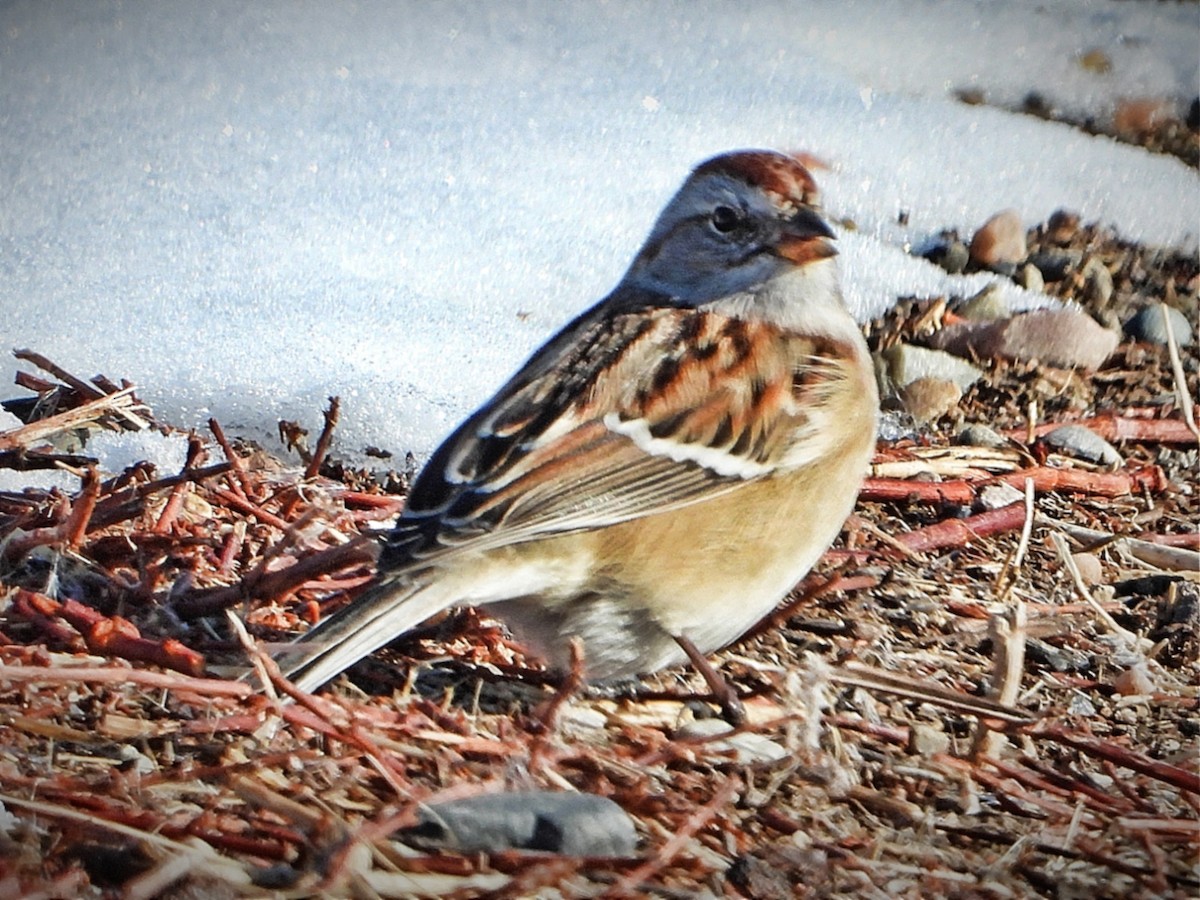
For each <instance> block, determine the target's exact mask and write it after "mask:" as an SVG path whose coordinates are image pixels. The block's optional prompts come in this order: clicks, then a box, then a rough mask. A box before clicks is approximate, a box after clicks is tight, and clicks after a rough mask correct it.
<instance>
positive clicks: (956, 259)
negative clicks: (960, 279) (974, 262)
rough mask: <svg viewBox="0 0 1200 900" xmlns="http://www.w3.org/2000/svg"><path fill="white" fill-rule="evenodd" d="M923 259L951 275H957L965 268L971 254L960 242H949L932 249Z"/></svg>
mask: <svg viewBox="0 0 1200 900" xmlns="http://www.w3.org/2000/svg"><path fill="white" fill-rule="evenodd" d="M925 258H926V259H927V260H929V261H930V262H931V263H933V264H934V265H936V266H940V267H941V268H943V269H945V270H946V271H947V272H949V273H950V274H951V275H958V274H959V273H961V272H962V271H963V269H965V268H966V267H967V262H968V261H969V260H970V258H971V254H970V251H968V250H967V245H966V244H964V243H963V242H962V241H951V242H950V243H948V244H939V245H938V246H936V247H934V248H933V249H932V250H930V251H929V252H928V253H926V254H925Z"/></svg>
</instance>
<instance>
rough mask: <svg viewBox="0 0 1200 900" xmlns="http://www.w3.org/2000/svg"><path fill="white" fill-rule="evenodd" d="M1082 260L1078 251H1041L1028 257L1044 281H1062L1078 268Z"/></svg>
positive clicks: (1081, 254)
mask: <svg viewBox="0 0 1200 900" xmlns="http://www.w3.org/2000/svg"><path fill="white" fill-rule="evenodd" d="M1082 260H1083V253H1081V252H1080V251H1079V250H1043V251H1041V252H1039V253H1034V254H1032V255H1031V256H1030V257H1029V261H1030V262H1031V263H1032V264H1033V265H1035V266H1037V270H1038V271H1039V272H1041V273H1042V278H1044V279H1045V280H1046V281H1062V280H1063V279H1064V278H1066V277H1067V276H1068V275H1070V274H1071V273H1072V272H1074V271H1075V270H1076V269H1077V268H1079V263H1080V262H1081V261H1082Z"/></svg>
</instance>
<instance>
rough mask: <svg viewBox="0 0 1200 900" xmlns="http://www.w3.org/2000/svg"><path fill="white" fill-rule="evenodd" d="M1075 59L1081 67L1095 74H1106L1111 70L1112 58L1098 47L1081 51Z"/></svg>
mask: <svg viewBox="0 0 1200 900" xmlns="http://www.w3.org/2000/svg"><path fill="white" fill-rule="evenodd" d="M1075 59H1076V61H1077V62H1078V63H1079V65H1080V66H1081V67H1082V68H1084V69H1087V71H1089V72H1094V73H1096V74H1097V75H1107V74H1108V73H1109V72H1111V71H1112V60H1111V59H1109V58H1108V54H1107V53H1105V52H1104V51H1103V50H1101V49H1100V48H1099V47H1093V48H1092V49H1091V50H1088V51H1087V52H1086V53H1081V54H1080V55H1079V56H1077V57H1076V58H1075Z"/></svg>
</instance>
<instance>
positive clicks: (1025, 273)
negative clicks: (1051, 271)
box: [1017, 263, 1046, 293]
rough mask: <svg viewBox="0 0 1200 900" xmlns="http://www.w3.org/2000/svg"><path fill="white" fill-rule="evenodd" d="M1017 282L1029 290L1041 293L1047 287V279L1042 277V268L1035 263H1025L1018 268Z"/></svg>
mask: <svg viewBox="0 0 1200 900" xmlns="http://www.w3.org/2000/svg"><path fill="white" fill-rule="evenodd" d="M1017 284H1019V285H1020V286H1021V287H1023V288H1025V290H1027V291H1036V292H1038V293H1041V292H1042V291H1043V290H1044V289H1045V287H1046V280H1045V279H1044V278H1042V271H1041V269H1039V268H1038V267H1037V266H1035V265H1034V264H1033V263H1025V265H1023V266H1021V268H1019V269H1017Z"/></svg>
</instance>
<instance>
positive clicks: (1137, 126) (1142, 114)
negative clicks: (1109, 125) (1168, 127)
mask: <svg viewBox="0 0 1200 900" xmlns="http://www.w3.org/2000/svg"><path fill="white" fill-rule="evenodd" d="M1174 118H1175V107H1174V105H1173V104H1172V103H1171V102H1170V101H1168V100H1167V99H1166V98H1164V97H1135V98H1132V99H1126V100H1121V101H1120V102H1118V103H1117V108H1116V110H1115V111H1114V112H1113V130H1114V131H1115V132H1116V133H1117V134H1119V135H1121V136H1123V137H1127V138H1136V137H1139V136H1141V135H1144V134H1149V133H1150V132H1152V131H1154V129H1155V128H1158V127H1159V126H1160V125H1163V124H1165V123H1167V122H1170V121H1171V120H1172V119H1174Z"/></svg>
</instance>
